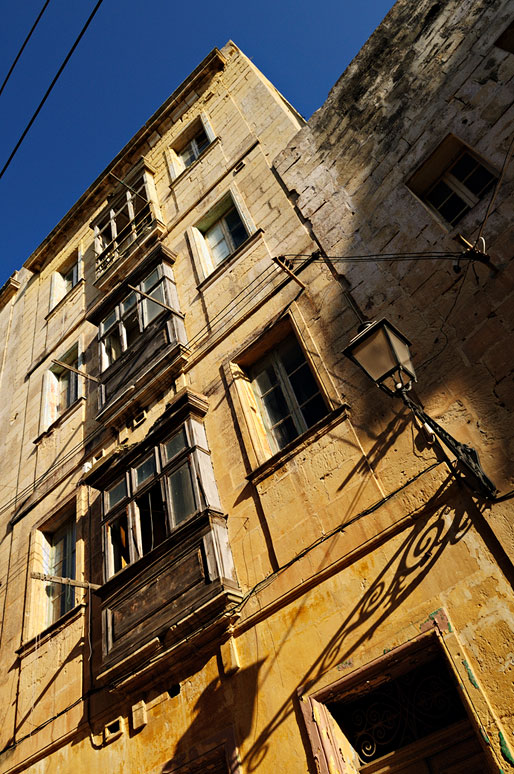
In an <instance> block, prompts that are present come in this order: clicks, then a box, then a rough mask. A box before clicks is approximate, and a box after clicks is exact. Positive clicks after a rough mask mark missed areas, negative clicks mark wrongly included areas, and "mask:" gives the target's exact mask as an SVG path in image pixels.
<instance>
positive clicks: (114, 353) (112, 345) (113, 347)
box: [103, 328, 122, 367]
mask: <svg viewBox="0 0 514 774" xmlns="http://www.w3.org/2000/svg"><path fill="white" fill-rule="evenodd" d="M103 344H104V352H105V360H106V367H107V366H110V365H111V363H114V361H115V360H117V359H118V358H119V356H120V355H121V351H122V349H121V338H120V332H119V330H118V329H117V328H115V329H114V330H113V331H111V332H110V333H108V334H107V336H106V337H105V338H104V340H103Z"/></svg>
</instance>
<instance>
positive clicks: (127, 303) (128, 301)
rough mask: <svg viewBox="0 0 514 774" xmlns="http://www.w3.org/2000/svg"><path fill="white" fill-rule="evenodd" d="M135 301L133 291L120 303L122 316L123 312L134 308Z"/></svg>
mask: <svg viewBox="0 0 514 774" xmlns="http://www.w3.org/2000/svg"><path fill="white" fill-rule="evenodd" d="M136 301H137V298H136V294H135V293H134V291H131V292H130V293H129V294H128V296H127V297H126V298H124V299H123V301H122V302H121V314H122V315H124V314H125V312H128V310H129V309H132V307H133V306H135V304H136Z"/></svg>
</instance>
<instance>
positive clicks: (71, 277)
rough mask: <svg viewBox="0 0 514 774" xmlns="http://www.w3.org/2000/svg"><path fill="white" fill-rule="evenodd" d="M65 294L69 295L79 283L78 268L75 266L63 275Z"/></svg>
mask: <svg viewBox="0 0 514 774" xmlns="http://www.w3.org/2000/svg"><path fill="white" fill-rule="evenodd" d="M62 278H63V282H64V292H65V293H69V292H70V290H71V289H72V288H73V287H75V285H76V284H77V282H78V267H77V264H74V265H73V266H72V267H71V269H69V270H68V271H67V272H66V273H65V274H63V277H62Z"/></svg>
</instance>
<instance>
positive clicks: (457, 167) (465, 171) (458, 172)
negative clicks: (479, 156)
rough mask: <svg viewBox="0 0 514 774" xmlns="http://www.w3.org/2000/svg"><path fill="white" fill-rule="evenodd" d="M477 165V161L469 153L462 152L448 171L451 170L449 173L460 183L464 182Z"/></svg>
mask: <svg viewBox="0 0 514 774" xmlns="http://www.w3.org/2000/svg"><path fill="white" fill-rule="evenodd" d="M477 166H478V161H476V160H475V159H474V158H473V157H472V156H470V155H469V153H463V154H462V156H461V157H460V159H458V161H456V162H455V164H454V165H453V167H450V169H449V170H448V172H451V174H452V175H453V176H454V177H456V178H457V180H460V182H461V183H464V182H465V181H466V178H467V177H468V175H470V174H471V173H472V172H473V171H474V170H475V169H476V167H477Z"/></svg>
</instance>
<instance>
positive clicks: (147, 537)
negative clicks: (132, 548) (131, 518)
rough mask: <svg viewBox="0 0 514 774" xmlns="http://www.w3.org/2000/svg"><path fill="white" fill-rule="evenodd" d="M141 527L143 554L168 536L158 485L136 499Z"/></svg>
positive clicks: (159, 486) (164, 511)
mask: <svg viewBox="0 0 514 774" xmlns="http://www.w3.org/2000/svg"><path fill="white" fill-rule="evenodd" d="M136 505H137V508H138V511H139V522H140V526H141V550H142V552H143V555H144V554H147V553H149V551H152V550H153V549H154V548H155V547H156V546H158V545H160V544H161V543H162V542H163V541H164V540H166V538H167V536H168V530H167V520H166V509H165V505H164V502H163V499H162V491H161V485H160V483H157V484H154V485H153V486H152V488H151V489H149V490H148V492H145V493H144V494H142V495H140V496H139V497H136Z"/></svg>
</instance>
